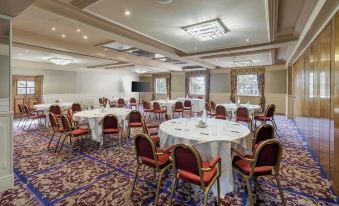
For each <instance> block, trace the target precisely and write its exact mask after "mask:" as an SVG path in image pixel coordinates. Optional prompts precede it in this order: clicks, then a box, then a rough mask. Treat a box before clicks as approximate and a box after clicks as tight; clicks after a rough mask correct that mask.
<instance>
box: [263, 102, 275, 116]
mask: <svg viewBox="0 0 339 206" xmlns="http://www.w3.org/2000/svg"><path fill="white" fill-rule="evenodd" d="M274 112H275V105H274V104H270V105H268V106H267V108H266V110H265V116H266V117H273V116H274Z"/></svg>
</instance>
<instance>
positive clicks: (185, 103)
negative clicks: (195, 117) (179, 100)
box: [184, 99, 192, 107]
mask: <svg viewBox="0 0 339 206" xmlns="http://www.w3.org/2000/svg"><path fill="white" fill-rule="evenodd" d="M184 107H192V102H191V100H188V99H186V100H185V101H184Z"/></svg>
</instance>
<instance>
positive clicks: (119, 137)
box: [118, 131, 121, 148]
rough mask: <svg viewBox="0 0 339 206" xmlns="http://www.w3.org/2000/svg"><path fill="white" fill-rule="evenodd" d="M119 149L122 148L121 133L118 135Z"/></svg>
mask: <svg viewBox="0 0 339 206" xmlns="http://www.w3.org/2000/svg"><path fill="white" fill-rule="evenodd" d="M118 139H119V147H120V148H121V131H120V132H119V133H118Z"/></svg>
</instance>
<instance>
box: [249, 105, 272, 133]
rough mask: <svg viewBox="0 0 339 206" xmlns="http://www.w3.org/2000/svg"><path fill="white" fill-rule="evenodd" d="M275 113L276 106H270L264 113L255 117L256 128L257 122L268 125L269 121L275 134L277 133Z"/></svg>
mask: <svg viewBox="0 0 339 206" xmlns="http://www.w3.org/2000/svg"><path fill="white" fill-rule="evenodd" d="M274 112H275V105H274V104H270V105H268V106H267V108H266V110H265V112H264V113H257V114H255V115H254V120H255V121H254V122H255V126H257V124H256V123H257V121H261V123H262V124H263V123H266V122H267V121H270V122H272V124H273V126H274V129H275V132H276V131H277V124H276V123H275V120H274Z"/></svg>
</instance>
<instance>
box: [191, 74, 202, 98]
mask: <svg viewBox="0 0 339 206" xmlns="http://www.w3.org/2000/svg"><path fill="white" fill-rule="evenodd" d="M190 94H197V95H205V77H191V81H190Z"/></svg>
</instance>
